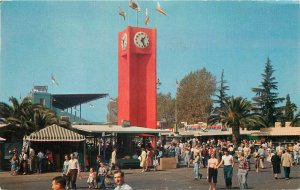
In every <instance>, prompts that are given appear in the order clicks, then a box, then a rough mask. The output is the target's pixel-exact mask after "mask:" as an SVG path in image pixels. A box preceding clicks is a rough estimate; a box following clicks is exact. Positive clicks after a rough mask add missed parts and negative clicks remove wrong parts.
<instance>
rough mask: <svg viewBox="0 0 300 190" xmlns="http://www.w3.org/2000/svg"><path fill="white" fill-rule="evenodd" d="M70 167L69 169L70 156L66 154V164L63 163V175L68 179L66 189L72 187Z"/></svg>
mask: <svg viewBox="0 0 300 190" xmlns="http://www.w3.org/2000/svg"><path fill="white" fill-rule="evenodd" d="M68 169H69V156H68V155H65V161H64V165H63V171H62V174H63V177H64V178H65V180H66V189H67V190H68V189H70V177H69V175H68Z"/></svg>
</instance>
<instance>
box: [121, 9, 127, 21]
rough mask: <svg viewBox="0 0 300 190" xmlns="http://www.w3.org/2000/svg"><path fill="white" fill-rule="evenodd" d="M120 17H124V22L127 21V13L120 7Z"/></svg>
mask: <svg viewBox="0 0 300 190" xmlns="http://www.w3.org/2000/svg"><path fill="white" fill-rule="evenodd" d="M119 15H120V16H122V17H123V18H124V20H125V17H126V13H125V11H124V10H123V9H122V8H121V7H119Z"/></svg>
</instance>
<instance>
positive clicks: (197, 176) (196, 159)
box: [194, 153, 202, 180]
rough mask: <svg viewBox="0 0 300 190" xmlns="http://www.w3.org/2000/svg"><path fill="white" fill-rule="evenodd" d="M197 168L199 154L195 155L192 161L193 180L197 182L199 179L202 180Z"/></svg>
mask: <svg viewBox="0 0 300 190" xmlns="http://www.w3.org/2000/svg"><path fill="white" fill-rule="evenodd" d="M199 166H200V155H199V153H196V155H195V159H194V173H195V177H194V179H195V180H197V179H198V178H199V177H200V179H201V178H202V174H200V172H199Z"/></svg>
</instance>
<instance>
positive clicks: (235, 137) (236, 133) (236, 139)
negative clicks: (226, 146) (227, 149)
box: [232, 126, 240, 147]
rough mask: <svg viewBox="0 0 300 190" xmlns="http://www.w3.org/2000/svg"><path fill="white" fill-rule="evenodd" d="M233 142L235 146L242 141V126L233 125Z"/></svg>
mask: <svg viewBox="0 0 300 190" xmlns="http://www.w3.org/2000/svg"><path fill="white" fill-rule="evenodd" d="M232 143H233V144H234V146H235V147H238V144H239V143H240V127H239V126H232Z"/></svg>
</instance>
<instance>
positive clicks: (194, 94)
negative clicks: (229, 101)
mask: <svg viewBox="0 0 300 190" xmlns="http://www.w3.org/2000/svg"><path fill="white" fill-rule="evenodd" d="M215 91H216V79H215V77H214V76H213V75H212V74H211V73H210V72H208V71H207V70H206V69H205V68H203V69H201V70H197V71H195V72H191V73H189V74H188V75H187V76H185V77H184V78H183V79H182V80H181V81H180V83H179V87H178V88H177V98H176V103H177V113H178V115H177V120H178V121H180V122H188V123H197V122H206V121H207V118H208V117H209V114H210V113H211V111H212V105H213V101H212V99H211V97H212V96H213V95H214V94H215Z"/></svg>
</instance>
